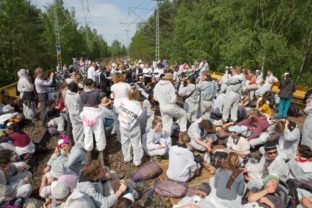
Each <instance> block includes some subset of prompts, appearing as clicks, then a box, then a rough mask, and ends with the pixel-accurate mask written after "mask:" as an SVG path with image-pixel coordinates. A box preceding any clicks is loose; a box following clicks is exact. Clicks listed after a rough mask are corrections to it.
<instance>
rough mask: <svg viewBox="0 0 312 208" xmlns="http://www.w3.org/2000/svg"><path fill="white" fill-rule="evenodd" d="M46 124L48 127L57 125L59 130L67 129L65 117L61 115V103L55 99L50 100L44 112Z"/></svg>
mask: <svg viewBox="0 0 312 208" xmlns="http://www.w3.org/2000/svg"><path fill="white" fill-rule="evenodd" d="M44 124H45V126H46V127H48V128H49V127H54V128H55V127H57V131H59V132H63V131H64V130H65V119H64V117H63V116H62V115H60V109H59V104H58V103H57V102H56V101H55V100H50V101H49V102H48V108H47V109H46V111H45V113H44Z"/></svg>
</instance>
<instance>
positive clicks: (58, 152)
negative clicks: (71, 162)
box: [43, 137, 70, 181]
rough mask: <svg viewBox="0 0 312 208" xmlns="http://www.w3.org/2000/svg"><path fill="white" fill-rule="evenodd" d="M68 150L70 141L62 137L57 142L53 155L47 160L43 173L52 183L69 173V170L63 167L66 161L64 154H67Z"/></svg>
mask: <svg viewBox="0 0 312 208" xmlns="http://www.w3.org/2000/svg"><path fill="white" fill-rule="evenodd" d="M69 149H70V139H69V138H68V137H63V138H61V139H60V140H59V141H58V142H57V146H56V148H55V151H54V153H53V154H52V156H51V158H50V159H49V161H48V163H47V166H46V167H45V168H44V169H43V173H44V174H45V176H46V177H47V178H48V180H49V181H53V180H54V179H57V178H59V177H60V176H62V175H64V174H66V173H69V172H70V170H69V168H67V167H65V164H66V163H67V160H68V158H67V157H68V155H67V153H66V152H69Z"/></svg>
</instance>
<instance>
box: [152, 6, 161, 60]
mask: <svg viewBox="0 0 312 208" xmlns="http://www.w3.org/2000/svg"><path fill="white" fill-rule="evenodd" d="M154 1H156V3H157V5H156V48H155V58H156V61H158V60H159V59H160V48H159V45H160V44H159V40H160V34H159V33H160V29H159V6H160V2H162V0H154Z"/></svg>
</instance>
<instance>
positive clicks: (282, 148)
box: [275, 119, 300, 160]
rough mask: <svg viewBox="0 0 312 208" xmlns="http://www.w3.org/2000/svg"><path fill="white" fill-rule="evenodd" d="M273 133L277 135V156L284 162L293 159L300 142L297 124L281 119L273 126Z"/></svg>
mask: <svg viewBox="0 0 312 208" xmlns="http://www.w3.org/2000/svg"><path fill="white" fill-rule="evenodd" d="M275 131H276V132H278V133H279V139H278V154H279V155H280V156H281V157H282V158H283V159H284V160H291V159H294V158H295V157H296V152H297V148H298V145H299V140H300V130H299V128H298V126H297V124H296V123H295V122H292V121H288V120H287V119H285V120H284V119H283V120H280V121H278V122H277V123H276V124H275Z"/></svg>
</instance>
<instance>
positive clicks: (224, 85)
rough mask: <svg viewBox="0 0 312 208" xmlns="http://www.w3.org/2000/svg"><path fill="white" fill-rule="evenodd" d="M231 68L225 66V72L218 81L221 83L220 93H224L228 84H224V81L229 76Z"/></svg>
mask: <svg viewBox="0 0 312 208" xmlns="http://www.w3.org/2000/svg"><path fill="white" fill-rule="evenodd" d="M231 73H232V72H231V70H230V68H229V67H228V66H226V67H225V73H224V74H223V76H222V78H221V80H220V81H219V84H220V85H221V88H220V93H225V92H226V89H227V87H228V85H227V84H226V81H227V80H228V79H229V78H230V77H231V75H232V74H231Z"/></svg>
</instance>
